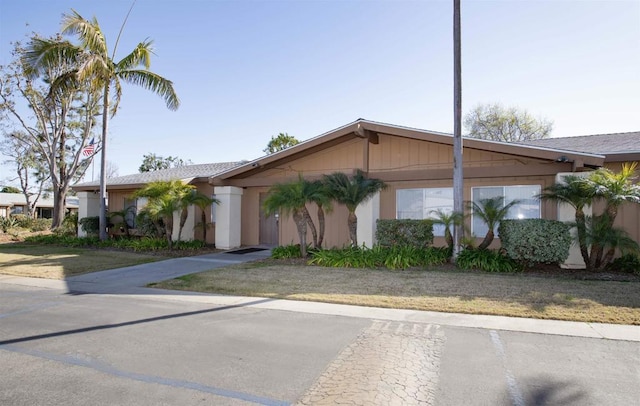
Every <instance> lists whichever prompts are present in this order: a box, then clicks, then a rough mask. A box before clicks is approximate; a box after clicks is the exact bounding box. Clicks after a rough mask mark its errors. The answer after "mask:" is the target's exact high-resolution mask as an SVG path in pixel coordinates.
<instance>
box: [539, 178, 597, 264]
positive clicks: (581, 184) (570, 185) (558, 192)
mask: <svg viewBox="0 0 640 406" xmlns="http://www.w3.org/2000/svg"><path fill="white" fill-rule="evenodd" d="M594 197H595V194H594V190H593V188H591V187H590V185H589V183H588V182H586V181H585V179H584V178H582V177H580V176H576V175H567V176H564V177H563V182H562V183H554V184H553V185H551V186H548V187H546V188H545V189H544V191H543V192H542V193H540V194H539V195H538V198H539V199H543V200H551V201H555V202H559V203H562V204H568V205H569V206H571V207H573V209H574V210H575V212H576V214H575V225H576V229H577V234H578V246H579V247H580V254H581V255H582V259H583V260H584V263H585V266H586V267H587V270H590V269H591V268H590V263H591V261H589V245H588V244H587V224H586V216H585V213H584V209H585V207H587V206H590V205H591V203H593V199H594Z"/></svg>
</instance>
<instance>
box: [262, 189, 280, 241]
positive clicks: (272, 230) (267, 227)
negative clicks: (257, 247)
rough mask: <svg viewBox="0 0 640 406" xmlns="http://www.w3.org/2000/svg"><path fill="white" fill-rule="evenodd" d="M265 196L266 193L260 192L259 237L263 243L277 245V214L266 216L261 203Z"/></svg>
mask: <svg viewBox="0 0 640 406" xmlns="http://www.w3.org/2000/svg"><path fill="white" fill-rule="evenodd" d="M266 198H267V194H266V193H260V225H259V227H260V239H259V243H260V244H264V245H278V243H279V241H278V215H277V214H272V215H270V216H266V215H265V214H264V211H263V210H262V203H263V202H264V199H266Z"/></svg>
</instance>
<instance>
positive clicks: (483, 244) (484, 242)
mask: <svg viewBox="0 0 640 406" xmlns="http://www.w3.org/2000/svg"><path fill="white" fill-rule="evenodd" d="M494 237H495V234H494V233H493V228H490V229H489V231H487V234H486V235H485V236H484V240H482V242H481V243H480V245H478V249H479V250H486V249H487V248H489V245H491V242H492V241H493V238H494Z"/></svg>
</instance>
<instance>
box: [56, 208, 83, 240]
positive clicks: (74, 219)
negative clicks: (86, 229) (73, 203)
mask: <svg viewBox="0 0 640 406" xmlns="http://www.w3.org/2000/svg"><path fill="white" fill-rule="evenodd" d="M53 231H54V232H55V233H56V234H58V235H66V236H72V237H75V236H77V235H78V214H77V213H71V214H67V215H66V216H65V217H64V220H62V225H61V226H60V227H58V228H56V229H55V230H53Z"/></svg>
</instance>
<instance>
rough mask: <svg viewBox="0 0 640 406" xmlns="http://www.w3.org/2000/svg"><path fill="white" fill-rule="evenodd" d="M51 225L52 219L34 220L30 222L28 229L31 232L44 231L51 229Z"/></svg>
mask: <svg viewBox="0 0 640 406" xmlns="http://www.w3.org/2000/svg"><path fill="white" fill-rule="evenodd" d="M51 224H53V220H52V219H35V220H33V221H32V222H31V227H30V228H29V229H30V230H31V231H45V230H49V229H50V228H51Z"/></svg>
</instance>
